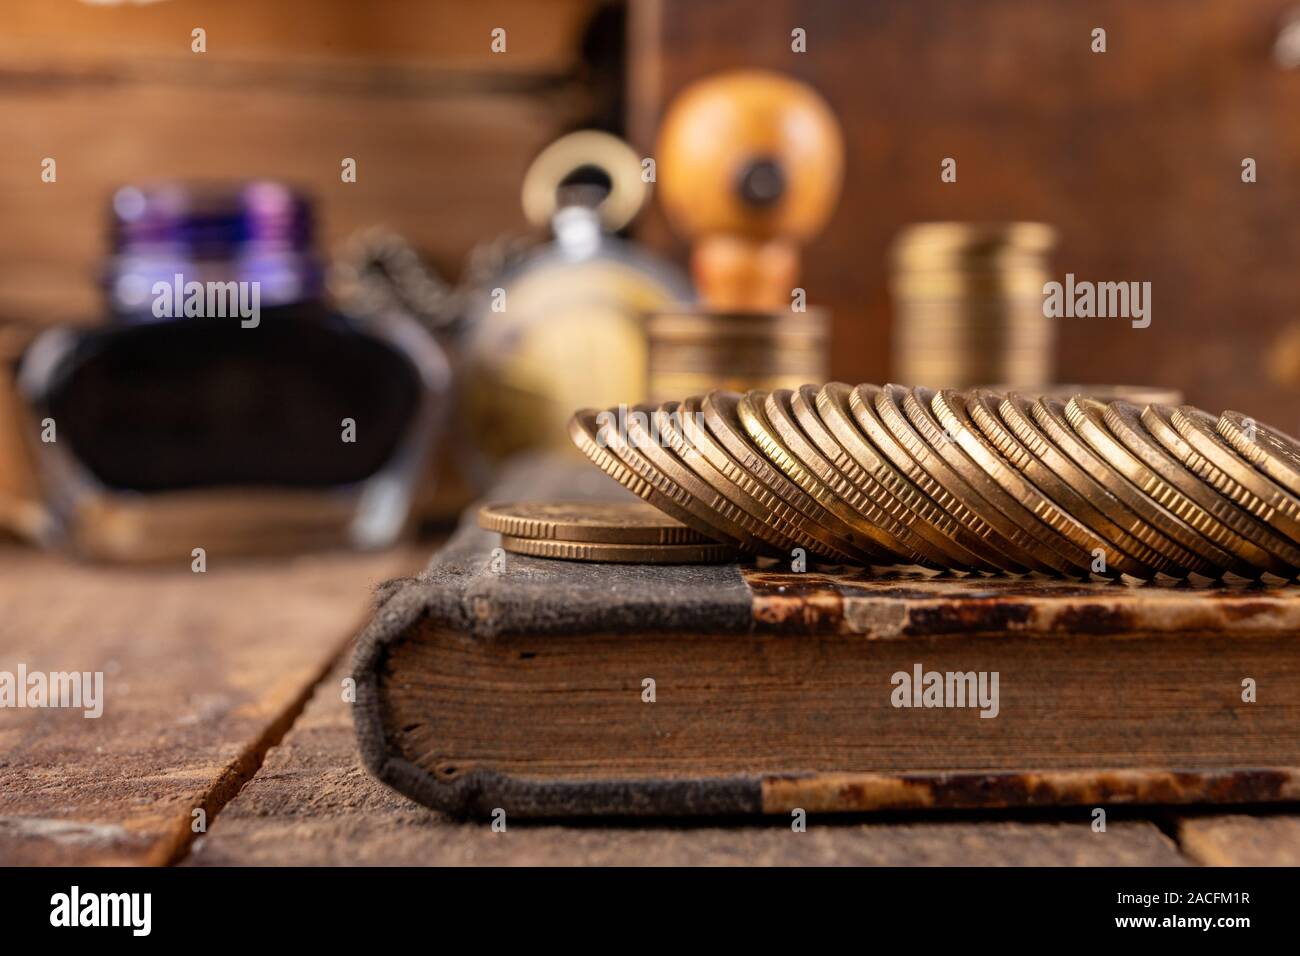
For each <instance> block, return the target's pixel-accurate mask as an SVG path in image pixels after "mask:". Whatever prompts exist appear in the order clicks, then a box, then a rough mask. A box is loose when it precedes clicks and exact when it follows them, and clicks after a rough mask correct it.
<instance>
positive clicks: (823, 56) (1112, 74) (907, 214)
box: [629, 0, 1300, 432]
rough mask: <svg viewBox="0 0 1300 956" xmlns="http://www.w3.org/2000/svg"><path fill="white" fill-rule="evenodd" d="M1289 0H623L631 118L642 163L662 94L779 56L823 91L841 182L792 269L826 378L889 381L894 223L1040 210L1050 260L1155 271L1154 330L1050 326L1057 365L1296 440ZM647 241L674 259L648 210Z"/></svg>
mask: <svg viewBox="0 0 1300 956" xmlns="http://www.w3.org/2000/svg"><path fill="white" fill-rule="evenodd" d="M1291 6H1292V4H1291V3H1289V2H1287V0H1251V2H1243V3H1231V4H1225V3H1222V2H1215V0H1147V2H1143V3H1126V2H1123V0H1088V2H1071V3H1067V2H1064V0H982V2H979V3H970V2H967V0H870V2H861V3H847V2H844V3H839V2H815V3H797V2H793V0H760V2H752V0H717V2H712V3H695V2H690V0H633V13H632V18H631V19H632V32H631V38H632V46H631V62H630V64H629V75H630V78H631V91H630V101H631V103H632V121H631V128H632V131H633V137H634V139H635V140H636V142H637V144H638V146H639V148H641V149H643V150H646V151H647V155H648V154H649V151H650V150H651V149H652V148H653V130H654V128H655V125H656V123H657V121H658V118H659V115H660V113H661V111H662V108H663V104H664V103H666V102H667V101H668V100H669V99H670V98H671V97H672V96H673V95H674V94H675V93H676V92H677V91H678V90H680V89H681V88H682V87H683V86H684V85H685V84H687V83H688V82H690V81H691V80H693V79H695V78H697V77H700V76H703V75H706V74H708V73H710V72H712V71H714V70H719V69H726V68H734V67H741V66H765V67H769V68H773V69H779V70H784V71H788V72H790V73H792V74H794V75H796V76H800V77H803V78H805V79H807V80H809V81H810V82H812V83H813V84H815V85H816V86H817V87H818V88H820V89H821V90H822V92H823V93H824V94H825V95H826V96H827V98H828V99H829V100H830V101H831V103H832V105H833V106H834V107H835V109H836V110H837V111H838V113H839V115H840V117H841V118H842V120H843V122H844V126H845V132H846V139H847V148H848V175H847V179H846V183H845V190H844V197H843V201H842V203H841V206H840V208H839V210H838V213H837V215H836V216H835V218H834V219H833V220H832V222H831V226H830V229H829V231H828V233H827V234H826V235H825V236H824V237H823V238H822V239H821V240H819V241H818V242H817V243H816V244H815V245H814V246H813V247H812V248H811V250H810V252H809V256H808V260H807V272H806V276H805V279H806V282H805V285H806V286H807V288H808V292H809V299H810V301H813V302H820V303H822V304H827V305H829V306H831V307H832V309H833V310H834V314H835V315H834V317H835V343H836V346H835V350H834V359H833V371H834V373H835V375H837V376H838V377H841V378H844V379H848V380H853V381H859V380H875V381H879V380H881V379H884V378H886V377H888V375H889V361H888V356H889V333H890V321H891V308H890V302H889V297H888V293H887V289H886V280H887V271H886V268H885V254H886V250H887V248H888V245H889V242H890V240H891V238H892V237H893V236H894V235H895V233H896V232H897V231H898V229H899V228H900V227H901V226H903V225H904V224H906V223H909V222H914V221H922V220H931V219H965V220H981V219H983V220H1005V219H1042V220H1045V221H1047V222H1051V223H1054V224H1055V225H1056V226H1058V227H1059V229H1060V231H1061V234H1062V242H1061V246H1060V249H1059V250H1058V254H1057V255H1056V257H1055V271H1056V273H1057V275H1058V276H1063V275H1064V274H1065V273H1066V272H1067V271H1070V272H1073V273H1075V275H1076V276H1077V277H1078V278H1079V279H1090V280H1094V281H1120V280H1139V281H1150V282H1151V283H1152V284H1153V288H1152V301H1153V321H1152V325H1151V327H1150V328H1148V329H1145V330H1135V329H1132V328H1131V327H1130V326H1129V325H1128V324H1127V323H1124V322H1121V321H1113V320H1112V321H1107V320H1099V319H1092V320H1086V319H1079V320H1063V324H1062V330H1061V331H1062V335H1061V342H1060V352H1059V363H1058V365H1059V370H1060V371H1059V376H1060V379H1061V380H1063V381H1076V380H1079V381H1092V382H1113V381H1121V382H1150V383H1152V384H1159V385H1167V386H1177V387H1180V388H1182V389H1184V390H1185V391H1186V393H1187V394H1188V396H1189V398H1190V399H1192V400H1194V401H1196V402H1198V403H1203V404H1206V405H1208V406H1212V407H1215V408H1218V407H1221V406H1225V405H1227V406H1235V407H1239V408H1242V409H1243V410H1246V411H1248V412H1251V413H1253V414H1256V415H1258V416H1259V417H1260V418H1261V419H1264V420H1274V421H1276V422H1277V423H1278V424H1280V425H1282V426H1284V427H1286V428H1287V429H1288V430H1290V431H1292V432H1300V400H1298V399H1300V277H1298V272H1300V270H1297V268H1296V264H1295V263H1296V258H1297V255H1298V254H1300V216H1298V215H1297V214H1298V213H1300V202H1298V200H1300V123H1297V122H1296V117H1297V116H1298V115H1300V71H1290V70H1286V69H1283V68H1281V67H1280V66H1278V65H1277V64H1276V63H1275V61H1274V59H1273V55H1272V49H1273V45H1274V43H1275V39H1276V37H1277V35H1278V29H1279V25H1280V24H1281V22H1282V19H1283V15H1284V13H1285V12H1286V11H1288V10H1289V9H1290V8H1291ZM796 26H799V27H803V28H804V29H805V30H806V31H807V37H808V42H807V48H808V50H807V52H806V53H803V54H798V53H793V52H792V51H791V49H790V31H791V29H792V28H794V27H796ZM1097 26H1101V27H1104V28H1105V29H1106V30H1107V33H1108V51H1107V52H1106V53H1104V54H1094V53H1092V52H1091V50H1090V34H1091V30H1092V29H1093V28H1094V27H1097ZM948 156H951V157H954V158H956V159H957V162H958V179H957V182H956V183H953V184H943V183H941V182H940V178H939V166H940V162H941V160H942V159H943V158H944V157H948ZM1247 156H1250V157H1254V158H1255V159H1256V160H1257V161H1258V164H1259V181H1258V182H1257V183H1255V184H1253V185H1246V184H1243V183H1242V182H1241V177H1240V173H1241V160H1242V158H1243V157H1247ZM643 235H644V236H645V237H646V238H647V239H648V240H650V241H651V242H653V243H654V244H656V245H658V246H660V247H662V248H665V249H672V250H674V251H675V252H676V253H677V254H679V255H680V254H682V249H681V246H680V243H679V242H678V241H677V240H676V239H675V238H674V237H673V236H672V235H671V233H670V232H669V231H668V229H667V226H666V225H665V224H664V222H663V221H662V219H661V218H659V217H658V216H657V215H656V216H655V217H653V218H651V219H650V220H648V221H647V222H646V223H645V228H644V229H643Z"/></svg>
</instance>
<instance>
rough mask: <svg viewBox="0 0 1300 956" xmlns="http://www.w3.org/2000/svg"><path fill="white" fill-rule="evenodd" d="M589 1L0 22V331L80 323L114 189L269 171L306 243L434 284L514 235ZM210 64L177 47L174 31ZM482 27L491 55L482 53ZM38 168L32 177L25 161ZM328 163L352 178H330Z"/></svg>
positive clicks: (288, 2)
mask: <svg viewBox="0 0 1300 956" xmlns="http://www.w3.org/2000/svg"><path fill="white" fill-rule="evenodd" d="M595 6H596V4H595V2H594V0H542V2H538V0H490V2H481V3H474V2H453V3H419V2H415V0H377V2H368V3H365V4H358V3H352V2H349V0H285V2H279V3H274V4H270V3H260V2H256V0H222V2H217V0H204V2H193V0H166V2H162V3H156V4H150V5H144V6H141V5H136V4H126V5H123V6H114V7H102V6H90V5H86V4H83V3H79V2H76V0H6V2H5V4H4V5H3V7H0V122H3V125H4V129H5V136H4V139H3V142H2V143H0V216H3V220H4V223H5V228H4V229H3V230H0V318H5V319H9V320H17V321H22V322H49V321H56V320H57V321H69V320H71V321H84V320H89V319H91V318H93V317H94V316H95V315H96V314H97V313H98V311H99V296H98V292H97V290H96V287H95V273H96V269H97V268H98V263H99V260H100V257H101V256H102V254H103V252H104V249H105V246H104V223H105V211H106V204H107V200H108V197H109V195H110V194H111V191H112V189H113V188H114V187H115V186H116V185H119V184H121V183H123V182H131V181H142V180H150V179H161V178H171V177H182V178H188V177H198V178H230V177H236V178H237V177H247V176H271V177H280V178H284V179H288V180H291V181H293V182H296V183H299V184H301V185H303V186H305V187H306V188H308V189H309V190H311V191H313V192H314V193H315V194H316V195H317V196H318V198H319V199H320V201H321V213H322V220H323V227H324V230H323V231H324V237H323V238H324V241H325V243H326V245H327V246H332V245H333V244H335V243H337V241H338V240H339V239H341V238H342V237H343V236H345V235H347V234H348V233H350V232H351V231H353V230H354V229H356V228H359V227H362V226H366V225H371V224H377V223H383V224H386V225H388V226H391V227H393V228H395V229H398V230H400V231H401V232H403V233H404V234H406V235H408V236H410V237H411V238H412V239H413V240H414V241H415V242H416V243H417V245H419V246H420V247H421V248H422V249H424V250H426V251H427V252H428V253H429V254H430V255H431V256H432V258H433V259H434V261H435V262H436V263H437V265H438V266H439V267H440V268H441V269H442V270H443V272H444V273H445V274H447V275H448V276H454V275H455V274H456V273H457V271H458V270H459V268H460V266H461V264H462V261H463V258H464V256H465V254H466V253H467V252H468V251H469V249H470V248H471V247H472V246H473V245H474V244H475V243H476V242H478V241H481V240H485V239H491V238H493V237H495V236H497V235H499V234H501V233H503V232H518V231H521V230H524V229H525V228H526V226H525V223H524V220H523V215H522V212H521V210H520V208H519V186H520V181H521V178H522V176H523V172H524V170H525V169H526V168H527V165H528V163H529V162H530V160H531V159H532V157H533V156H534V155H535V154H536V152H537V151H538V150H539V149H540V148H541V147H542V146H544V145H545V144H546V143H547V142H549V141H550V140H551V139H553V138H554V137H555V136H557V135H559V134H560V133H561V132H564V131H567V129H569V128H571V127H572V126H573V125H574V124H575V123H578V122H580V121H581V120H582V118H583V117H584V115H585V113H586V110H587V109H588V103H589V101H590V99H591V95H590V90H589V89H588V87H587V84H585V83H584V81H583V79H582V69H581V65H580V62H579V47H580V41H581V37H582V32H583V28H584V26H585V24H586V22H587V19H588V17H589V16H590V15H591V12H592V10H593V9H594V7H595ZM194 25H202V26H204V27H205V29H207V31H208V52H207V53H205V54H194V53H191V52H190V48H189V44H190V29H191V27H192V26H194ZM493 25H503V26H504V27H505V28H506V29H507V52H506V54H504V55H499V54H492V53H491V52H490V50H489V39H490V35H489V34H490V30H491V27H492V26H493ZM47 156H49V157H53V158H55V159H56V160H57V163H58V181H57V183H53V184H47V183H43V182H41V179H40V170H41V165H40V164H41V161H42V159H43V158H44V157H47ZM345 156H351V157H354V158H355V159H356V160H357V162H358V171H359V176H358V181H357V182H356V183H355V184H343V183H342V182H341V181H340V177H339V169H340V162H341V160H342V159H343V157H345Z"/></svg>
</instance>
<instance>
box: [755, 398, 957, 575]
mask: <svg viewBox="0 0 1300 956" xmlns="http://www.w3.org/2000/svg"><path fill="white" fill-rule="evenodd" d="M817 392H818V388H817V386H816V385H803V386H800V387H799V388H797V389H794V390H793V391H790V392H782V393H780V394H778V393H776V392H773V393H772V394H770V395H769V396H768V398H767V402H768V408H767V412H768V418H769V419H770V420H771V421H772V422H773V423H774V424H776V426H777V428H778V429H779V428H780V427H781V426H780V420H781V419H784V418H786V417H787V416H790V415H791V414H793V419H794V424H795V426H796V427H797V428H799V429H801V430H802V434H803V435H805V436H806V437H807V438H808V439H811V440H812V443H813V445H814V446H815V451H818V452H820V453H821V455H822V456H823V460H824V462H825V463H826V464H827V465H828V466H829V467H830V468H832V469H834V471H835V472H838V473H839V474H840V475H843V476H844V478H845V479H847V480H848V482H849V484H851V485H852V486H853V487H854V488H855V489H856V490H857V491H858V492H859V493H860V494H861V495H863V496H864V497H865V499H866V501H868V502H870V503H871V504H873V505H875V506H876V507H878V508H879V509H880V510H881V511H883V512H884V513H885V514H886V515H888V517H889V518H890V519H891V520H892V522H893V523H892V524H891V525H890V530H891V531H892V533H893V534H894V537H896V538H897V539H898V540H899V541H900V542H901V543H902V544H903V545H904V546H905V547H906V548H908V549H909V550H911V551H913V552H915V553H917V554H919V555H921V556H922V557H925V558H928V559H929V560H930V561H932V562H934V564H935V565H936V566H937V567H942V568H948V569H956V570H960V571H970V570H973V568H974V565H972V564H971V563H969V560H967V559H965V558H964V557H962V556H955V555H954V553H953V551H952V550H951V549H949V548H945V547H943V546H942V545H937V544H934V543H932V542H931V541H930V539H929V538H927V537H926V536H925V535H923V534H920V533H919V532H918V530H917V528H916V524H917V521H916V517H917V516H916V514H915V512H913V511H912V510H911V509H910V508H908V506H907V504H906V503H905V502H904V500H903V499H902V498H900V497H899V495H897V494H895V492H894V489H895V488H898V489H899V490H900V491H902V490H905V489H904V487H903V486H900V485H899V484H898V483H897V482H890V483H885V482H880V481H877V480H876V478H875V476H874V475H873V474H872V473H871V472H869V471H867V470H865V469H863V468H861V467H859V465H858V463H857V461H856V460H855V459H854V458H853V456H852V455H850V454H848V452H846V451H845V449H844V446H843V445H841V444H840V443H839V441H838V440H837V439H836V437H835V436H834V435H833V434H832V433H831V431H830V429H828V428H827V427H826V424H825V422H823V421H822V419H821V416H820V415H819V414H818V412H817ZM787 444H790V447H791V448H795V444H792V443H787ZM906 487H910V486H906ZM940 540H942V539H940Z"/></svg>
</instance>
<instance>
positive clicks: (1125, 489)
mask: <svg viewBox="0 0 1300 956" xmlns="http://www.w3.org/2000/svg"><path fill="white" fill-rule="evenodd" d="M1032 413H1033V416H1034V421H1036V422H1037V423H1038V424H1039V425H1040V426H1041V427H1042V429H1043V431H1045V432H1046V433H1047V435H1048V437H1050V438H1051V439H1052V441H1054V442H1055V443H1056V444H1057V446H1058V447H1059V448H1062V449H1063V450H1064V451H1065V453H1066V454H1067V455H1069V456H1070V457H1071V458H1073V459H1074V460H1075V462H1076V464H1078V465H1080V466H1082V467H1083V469H1084V470H1085V471H1087V472H1088V473H1089V474H1091V475H1092V477H1093V478H1095V479H1096V480H1097V481H1099V482H1101V483H1102V484H1103V485H1105V486H1106V487H1107V488H1108V489H1109V490H1110V491H1111V492H1112V493H1113V494H1114V495H1115V496H1116V497H1118V498H1120V499H1121V500H1123V502H1124V503H1125V504H1126V505H1128V506H1129V507H1130V508H1132V509H1133V510H1134V511H1136V512H1137V513H1138V514H1139V515H1141V516H1142V518H1143V519H1144V520H1145V521H1147V522H1149V523H1150V524H1152V525H1155V526H1156V527H1157V528H1159V529H1160V532H1161V533H1162V534H1164V535H1166V536H1168V537H1169V538H1170V539H1171V540H1172V541H1174V542H1176V543H1177V544H1179V545H1180V546H1181V547H1182V548H1184V549H1185V550H1186V551H1187V552H1188V553H1190V554H1191V555H1194V556H1196V563H1195V564H1191V565H1188V566H1189V567H1191V569H1192V570H1194V571H1197V572H1198V573H1200V574H1204V575H1206V576H1208V577H1214V578H1218V577H1221V576H1222V575H1223V571H1224V569H1225V568H1227V567H1229V566H1230V565H1232V564H1233V563H1235V562H1234V560H1233V558H1232V556H1231V555H1229V554H1227V553H1226V552H1224V551H1223V550H1222V549H1221V548H1219V547H1218V546H1217V545H1215V544H1213V543H1211V542H1210V541H1209V540H1208V539H1206V538H1205V537H1204V536H1203V535H1201V534H1199V533H1198V532H1197V531H1195V530H1194V529H1192V528H1191V527H1189V526H1188V524H1187V523H1186V522H1185V521H1183V520H1182V519H1181V518H1179V517H1178V516H1177V515H1175V514H1173V513H1172V512H1170V511H1168V510H1166V509H1165V508H1164V506H1163V505H1161V504H1160V503H1159V502H1156V501H1154V500H1152V499H1151V498H1150V497H1149V496H1147V495H1146V494H1144V493H1143V492H1142V491H1141V489H1139V488H1138V487H1137V485H1135V484H1133V483H1132V482H1131V481H1129V479H1128V478H1126V477H1125V476H1124V474H1123V473H1122V472H1120V471H1119V470H1118V469H1116V468H1114V467H1112V466H1111V465H1110V464H1109V463H1108V462H1106V461H1105V460H1104V459H1103V458H1102V457H1101V456H1100V455H1098V454H1097V453H1096V452H1094V451H1093V450H1092V446H1090V445H1089V444H1088V443H1087V442H1086V441H1084V440H1083V439H1082V438H1080V437H1079V435H1078V434H1077V433H1076V432H1075V431H1074V429H1073V428H1072V427H1071V426H1070V422H1069V419H1067V418H1066V415H1065V403H1064V402H1062V401H1061V400H1060V399H1059V398H1050V397H1042V398H1039V399H1038V400H1037V401H1036V402H1034V404H1033V406H1032Z"/></svg>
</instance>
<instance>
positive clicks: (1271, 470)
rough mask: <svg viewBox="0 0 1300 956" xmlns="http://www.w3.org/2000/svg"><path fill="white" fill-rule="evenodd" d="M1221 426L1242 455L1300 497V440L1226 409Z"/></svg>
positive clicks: (1219, 423)
mask: <svg viewBox="0 0 1300 956" xmlns="http://www.w3.org/2000/svg"><path fill="white" fill-rule="evenodd" d="M1170 404H1172V403H1170ZM1217 427H1218V431H1219V434H1220V435H1222V436H1223V437H1224V438H1226V439H1227V440H1228V444H1229V445H1231V446H1232V447H1233V448H1234V449H1235V450H1236V451H1237V453H1238V454H1239V455H1241V456H1242V457H1243V458H1245V459H1246V460H1247V461H1249V462H1250V463H1251V464H1253V465H1254V466H1255V467H1256V468H1258V469H1259V470H1260V471H1262V472H1263V473H1264V474H1266V475H1268V476H1269V477H1270V478H1272V479H1273V480H1274V481H1276V482H1277V483H1278V484H1279V485H1281V486H1282V487H1283V488H1285V489H1286V490H1287V491H1289V492H1290V493H1291V494H1293V495H1295V496H1296V497H1298V498H1300V441H1297V440H1296V439H1294V438H1292V437H1291V436H1290V435H1288V434H1287V433H1286V432H1283V431H1278V430H1277V429H1276V428H1270V427H1269V426H1268V425H1264V424H1261V423H1259V422H1257V421H1255V419H1253V418H1251V417H1249V416H1248V415H1243V414H1241V412H1224V413H1223V414H1222V415H1220V416H1219V422H1218V426H1217Z"/></svg>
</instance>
